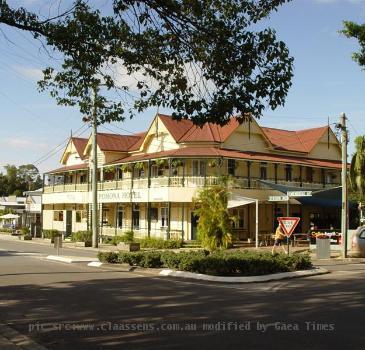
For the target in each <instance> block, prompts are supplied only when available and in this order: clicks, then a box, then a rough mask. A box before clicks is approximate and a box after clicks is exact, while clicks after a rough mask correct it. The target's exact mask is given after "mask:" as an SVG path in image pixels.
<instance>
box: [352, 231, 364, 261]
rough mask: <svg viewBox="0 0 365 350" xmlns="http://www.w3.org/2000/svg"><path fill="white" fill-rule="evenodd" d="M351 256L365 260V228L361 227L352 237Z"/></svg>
mask: <svg viewBox="0 0 365 350" xmlns="http://www.w3.org/2000/svg"><path fill="white" fill-rule="evenodd" d="M350 256H352V257H356V258H365V226H360V227H359V228H358V229H357V230H356V232H355V233H354V235H353V236H352V241H351V252H350Z"/></svg>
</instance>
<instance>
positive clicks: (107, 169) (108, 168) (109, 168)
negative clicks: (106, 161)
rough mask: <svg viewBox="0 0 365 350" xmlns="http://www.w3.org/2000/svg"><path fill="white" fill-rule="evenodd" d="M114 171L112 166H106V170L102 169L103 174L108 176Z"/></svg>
mask: <svg viewBox="0 0 365 350" xmlns="http://www.w3.org/2000/svg"><path fill="white" fill-rule="evenodd" d="M113 171H114V167H112V166H108V167H106V168H104V173H106V174H108V173H112V172H113Z"/></svg>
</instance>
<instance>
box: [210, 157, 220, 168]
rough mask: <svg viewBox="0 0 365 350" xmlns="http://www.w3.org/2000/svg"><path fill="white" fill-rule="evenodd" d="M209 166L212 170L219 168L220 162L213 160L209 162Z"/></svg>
mask: <svg viewBox="0 0 365 350" xmlns="http://www.w3.org/2000/svg"><path fill="white" fill-rule="evenodd" d="M208 166H209V167H210V168H215V167H217V166H218V161H217V160H215V159H213V160H211V161H209V162H208Z"/></svg>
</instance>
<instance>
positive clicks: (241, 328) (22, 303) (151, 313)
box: [0, 241, 365, 350]
mask: <svg viewBox="0 0 365 350" xmlns="http://www.w3.org/2000/svg"><path fill="white" fill-rule="evenodd" d="M0 248H1V249H2V250H0V323H7V324H10V325H11V327H12V328H14V329H16V330H17V331H19V332H21V333H23V334H26V335H27V336H29V337H31V338H32V339H33V340H35V341H36V342H38V343H39V344H42V345H43V346H45V347H46V348H48V349H200V350H202V349H210V350H211V349H313V350H315V349H320V350H323V349H363V348H364V347H365V336H364V334H365V332H364V325H365V322H364V321H365V308H364V305H365V264H338V265H334V266H332V265H331V266H329V267H328V268H329V269H330V270H331V271H332V273H330V274H327V275H321V276H314V277H309V278H302V279H292V280H284V281H277V282H271V283H261V284H260V283H254V284H243V285H240V284H234V285H226V284H219V283H205V282H197V281H188V280H182V279H173V278H166V277H158V276H153V275H148V274H142V273H130V272H122V271H118V270H109V269H105V268H102V269H97V268H90V267H87V266H86V265H85V264H77V265H69V264H64V263H58V262H50V261H46V260H44V257H45V255H47V254H49V253H48V252H47V251H45V247H43V246H38V245H31V244H26V243H22V242H5V241H1V244H0ZM71 255H75V254H74V253H73V254H71Z"/></svg>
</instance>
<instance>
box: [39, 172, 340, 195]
mask: <svg viewBox="0 0 365 350" xmlns="http://www.w3.org/2000/svg"><path fill="white" fill-rule="evenodd" d="M270 181H271V182H272V183H273V184H274V180H270ZM219 182H220V178H219V177H217V176H206V177H204V176H185V177H183V176H171V177H170V178H169V177H168V176H159V177H153V178H151V179H150V187H151V188H159V187H193V188H195V187H204V186H214V185H218V184H219ZM276 183H277V184H280V185H285V186H290V187H298V188H299V187H303V188H309V189H313V190H320V189H323V188H333V187H337V186H339V184H337V183H331V184H329V183H327V184H323V183H318V182H302V183H300V182H298V181H285V180H278V181H277V182H276ZM228 186H229V187H231V188H241V189H268V188H271V187H272V186H270V183H263V182H261V181H260V179H257V178H251V179H248V178H234V179H232V180H228ZM131 188H132V179H123V180H113V181H104V182H99V183H98V189H99V190H100V191H108V190H128V189H131ZM133 188H135V189H145V188H148V178H140V179H133ZM88 190H89V185H88V184H87V183H83V184H60V185H54V186H45V187H44V193H53V192H86V191H88Z"/></svg>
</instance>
